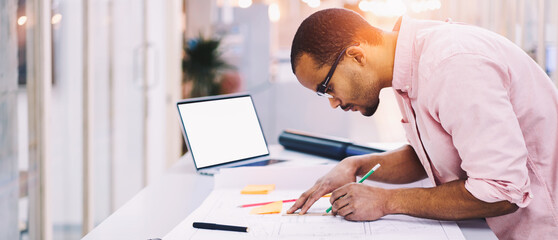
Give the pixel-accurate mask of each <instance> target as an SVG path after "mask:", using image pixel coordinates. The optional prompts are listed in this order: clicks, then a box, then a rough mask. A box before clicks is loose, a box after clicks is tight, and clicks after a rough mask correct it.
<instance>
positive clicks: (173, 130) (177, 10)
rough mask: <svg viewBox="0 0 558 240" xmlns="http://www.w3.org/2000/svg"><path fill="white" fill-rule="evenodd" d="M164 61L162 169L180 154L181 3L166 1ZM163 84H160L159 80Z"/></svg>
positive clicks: (173, 0)
mask: <svg viewBox="0 0 558 240" xmlns="http://www.w3.org/2000/svg"><path fill="white" fill-rule="evenodd" d="M165 2H166V6H165V11H166V14H165V16H166V18H165V23H166V24H165V26H166V34H165V36H166V39H165V49H164V51H165V54H164V55H165V56H166V57H165V59H163V60H164V61H165V63H164V66H165V68H164V71H163V74H164V75H163V77H164V78H163V79H165V81H164V82H165V88H166V94H165V95H166V99H165V106H166V107H165V108H166V110H165V112H166V119H165V121H166V124H165V125H166V134H165V146H166V148H165V158H166V163H165V168H169V167H170V166H171V165H172V164H173V163H174V162H176V161H177V160H178V158H179V157H180V154H181V152H182V149H181V147H182V144H181V143H182V141H181V139H182V135H181V130H180V125H179V123H178V117H177V113H176V105H175V103H176V101H178V100H179V99H180V98H182V89H181V82H182V64H181V62H182V37H183V36H182V31H183V29H184V27H185V24H186V23H185V22H184V19H183V18H182V1H181V0H172V1H165ZM162 82H163V81H162Z"/></svg>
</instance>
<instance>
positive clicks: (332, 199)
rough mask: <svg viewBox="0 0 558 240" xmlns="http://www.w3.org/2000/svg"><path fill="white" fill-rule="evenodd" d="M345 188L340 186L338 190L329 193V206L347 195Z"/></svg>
mask: <svg viewBox="0 0 558 240" xmlns="http://www.w3.org/2000/svg"><path fill="white" fill-rule="evenodd" d="M345 186H347V185H345ZM345 186H342V187H340V188H338V189H335V190H334V191H333V192H331V197H330V198H329V202H330V203H331V205H333V203H334V202H335V201H336V200H337V199H339V198H341V197H343V196H345V195H346V194H347V189H346V187H345Z"/></svg>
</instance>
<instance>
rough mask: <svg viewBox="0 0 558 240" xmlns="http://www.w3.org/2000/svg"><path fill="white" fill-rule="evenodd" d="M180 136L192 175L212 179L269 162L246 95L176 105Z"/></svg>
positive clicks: (259, 126) (215, 97) (200, 99)
mask: <svg viewBox="0 0 558 240" xmlns="http://www.w3.org/2000/svg"><path fill="white" fill-rule="evenodd" d="M176 106H177V108H178V115H179V116H180V121H181V123H182V133H183V135H184V140H185V141H186V144H187V146H188V149H189V152H190V154H191V155H192V159H193V160H194V166H195V167H196V171H197V172H198V173H201V174H206V175H213V174H215V173H217V172H218V171H219V169H221V168H230V167H239V166H265V165H269V164H274V163H280V162H284V161H285V160H278V159H271V158H270V155H269V148H268V146H267V142H266V140H265V137H264V134H263V131H262V127H261V125H260V121H259V118H258V114H257V113H256V109H255V107H254V103H253V100H252V97H251V96H250V95H249V94H232V95H220V96H210V97H201V98H191V99H186V100H181V101H179V102H177V103H176Z"/></svg>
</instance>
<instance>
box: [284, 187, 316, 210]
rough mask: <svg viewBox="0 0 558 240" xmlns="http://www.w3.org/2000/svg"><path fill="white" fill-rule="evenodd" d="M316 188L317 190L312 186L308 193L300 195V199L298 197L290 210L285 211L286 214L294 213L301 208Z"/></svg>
mask: <svg viewBox="0 0 558 240" xmlns="http://www.w3.org/2000/svg"><path fill="white" fill-rule="evenodd" d="M316 188H317V186H316V185H314V186H313V187H311V188H310V189H308V191H306V192H304V193H302V194H301V195H300V197H298V199H297V200H296V202H295V203H294V204H293V206H292V207H291V208H289V210H287V213H294V212H295V211H296V210H298V209H299V208H300V207H302V205H304V203H305V202H306V200H307V199H308V197H309V196H310V195H312V192H314V191H315V189H316Z"/></svg>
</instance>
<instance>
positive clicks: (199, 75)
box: [182, 34, 232, 97]
mask: <svg viewBox="0 0 558 240" xmlns="http://www.w3.org/2000/svg"><path fill="white" fill-rule="evenodd" d="M220 45H221V39H211V38H205V37H203V36H202V35H201V34H200V36H199V37H197V38H193V39H190V40H189V41H188V42H187V44H185V49H184V52H185V56H184V58H183V60H182V70H183V72H184V80H183V82H184V89H183V91H184V93H183V95H184V97H201V96H209V95H218V94H220V93H221V80H222V78H221V75H222V74H223V73H224V72H225V70H227V69H231V68H232V66H231V65H229V64H227V63H226V62H225V61H224V60H223V59H222V57H221V55H222V53H221V52H220V49H219V46H220Z"/></svg>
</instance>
